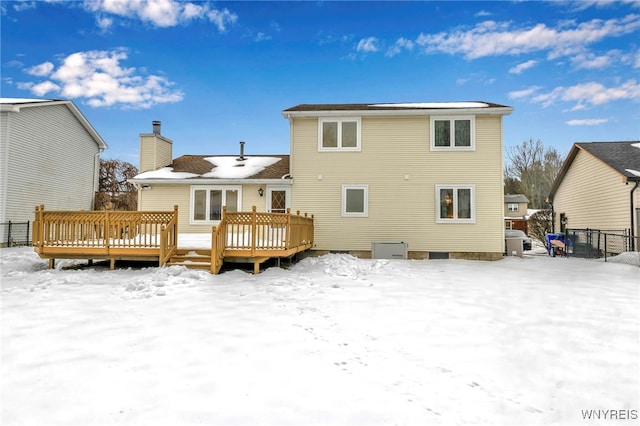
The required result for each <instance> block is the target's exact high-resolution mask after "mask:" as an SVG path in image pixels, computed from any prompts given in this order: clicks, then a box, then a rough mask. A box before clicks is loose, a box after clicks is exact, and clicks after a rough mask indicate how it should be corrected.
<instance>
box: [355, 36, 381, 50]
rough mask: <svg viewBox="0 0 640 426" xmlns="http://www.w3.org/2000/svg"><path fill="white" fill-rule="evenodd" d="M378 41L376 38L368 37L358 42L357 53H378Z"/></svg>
mask: <svg viewBox="0 0 640 426" xmlns="http://www.w3.org/2000/svg"><path fill="white" fill-rule="evenodd" d="M377 44H378V39H377V38H375V37H367V38H363V39H362V40H360V41H359V42H358V46H357V47H356V51H358V52H365V53H369V52H377V51H378V46H377Z"/></svg>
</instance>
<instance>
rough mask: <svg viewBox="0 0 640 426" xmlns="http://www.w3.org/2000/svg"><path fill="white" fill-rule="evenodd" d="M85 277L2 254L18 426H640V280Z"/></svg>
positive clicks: (632, 274) (341, 268)
mask: <svg viewBox="0 0 640 426" xmlns="http://www.w3.org/2000/svg"><path fill="white" fill-rule="evenodd" d="M75 263H77V262H75ZM73 264H74V262H70V261H59V262H57V269H55V270H47V269H46V261H44V260H41V259H39V258H38V257H37V256H36V255H35V254H34V253H33V252H32V250H31V249H30V248H13V249H2V250H0V266H1V268H2V269H1V272H0V277H1V279H2V284H1V293H0V295H1V318H0V320H1V332H2V335H1V338H2V340H1V345H2V348H1V351H2V359H1V361H2V362H1V366H0V367H1V369H0V373H1V374H0V376H1V385H0V386H1V395H0V397H1V399H0V403H1V409H0V410H1V411H0V414H1V418H0V424H2V425H3V426H10V425H38V426H49V425H51V426H53V425H82V426H91V425H136V426H137V425H154V426H155V425H180V426H182V425H257V424H261V425H271V424H277V425H314V424H317V425H337V424H340V425H343V424H358V425H360V424H362V425H379V424H398V425H402V424H407V425H431V424H445V425H449V424H487V425H499V424H505V425H506V424H508V425H515V424H518V425H524V424H532V425H533V424H535V425H537V424H563V425H564V424H598V421H593V420H591V421H585V420H584V419H583V416H584V415H586V414H589V413H591V415H595V413H598V414H599V415H600V416H602V415H603V414H604V410H617V411H616V412H617V416H618V417H620V416H625V415H626V416H627V417H633V415H634V412H635V415H636V418H637V417H638V415H639V414H640V413H638V410H640V403H639V401H640V357H639V355H640V342H639V336H640V308H639V307H640V297H639V287H640V269H639V268H638V267H637V266H632V265H627V264H619V263H614V262H608V263H604V262H598V261H588V260H582V259H574V258H568V259H567V258H551V257H548V256H546V255H529V256H526V257H525V258H517V257H510V258H506V259H504V260H501V261H496V262H479V261H460V260H438V261H436V260H431V261H386V260H359V259H355V258H353V257H350V256H347V255H327V256H323V257H319V258H307V259H305V260H303V261H301V262H300V263H298V264H296V265H294V266H293V267H292V268H290V269H288V270H285V269H277V268H270V269H267V270H266V271H264V272H263V273H261V274H260V275H255V276H254V275H251V274H249V273H247V272H245V271H242V270H234V271H229V272H225V273H223V274H220V275H217V276H213V275H210V274H208V273H206V272H195V271H190V270H187V269H185V268H183V267H170V268H155V267H151V268H145V269H139V268H138V269H120V270H115V271H109V270H108V269H106V268H105V267H100V266H98V267H93V268H73V269H66V268H67V267H69V266H71V265H73ZM587 410H595V411H587ZM598 410H600V411H598ZM585 413H586V414H585ZM601 418H602V417H601ZM600 422H601V423H602V420H601V421H600ZM605 423H606V424H612V422H610V421H606V422H605ZM613 424H635V422H634V421H631V420H627V421H620V420H619V421H617V422H613Z"/></svg>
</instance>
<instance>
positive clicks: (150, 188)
mask: <svg viewBox="0 0 640 426" xmlns="http://www.w3.org/2000/svg"><path fill="white" fill-rule="evenodd" d="M512 110H513V108H511V107H508V106H503V105H497V104H491V103H486V102H456V103H419V104H416V103H412V104H331V105H298V106H295V107H293V108H289V109H286V110H284V111H283V112H282V114H283V116H284V117H285V118H287V119H288V120H289V123H290V155H273V156H251V155H247V156H245V155H244V154H243V152H241V153H240V155H238V156H214V155H211V156H194V155H185V156H182V157H178V158H176V159H173V160H172V157H171V147H172V141H171V140H170V139H167V138H165V137H164V136H162V135H161V134H160V129H159V124H157V123H156V125H154V131H153V133H151V134H141V135H140V144H141V147H140V152H141V160H140V165H141V167H140V171H141V174H140V175H138V176H136V177H135V178H134V179H132V180H131V181H132V182H134V183H136V184H137V185H138V186H139V188H140V191H139V192H138V194H139V198H138V200H139V208H140V209H141V210H170V209H172V208H173V205H178V207H179V216H180V219H179V230H180V232H181V233H185V232H194V233H207V232H210V230H211V226H215V225H216V224H217V223H218V222H219V220H220V210H221V208H222V206H224V205H226V206H227V208H231V209H233V210H243V211H246V210H251V207H252V206H256V207H257V209H258V210H259V211H278V210H277V209H285V208H288V207H291V210H292V211H300V212H302V213H304V212H308V213H309V214H313V215H314V218H315V220H314V225H315V247H314V249H315V250H316V251H318V252H320V253H322V252H328V251H340V252H348V253H351V254H354V255H357V256H361V257H368V256H370V255H371V251H372V243H373V242H374V241H375V242H383V243H384V242H396V241H401V242H403V243H406V244H407V245H408V255H409V257H412V258H438V257H457V258H469V259H499V258H501V257H502V254H503V252H504V212H503V202H504V200H503V160H502V151H503V142H502V117H503V116H505V115H509V114H510V113H511V112H512Z"/></svg>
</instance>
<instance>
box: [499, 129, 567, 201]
mask: <svg viewBox="0 0 640 426" xmlns="http://www.w3.org/2000/svg"><path fill="white" fill-rule="evenodd" d="M506 157H507V166H506V168H505V191H507V193H512V194H513V193H517V194H524V195H526V197H527V198H528V199H529V206H530V207H531V208H534V209H541V208H544V207H545V200H546V198H547V195H548V194H549V191H550V190H551V185H552V184H553V181H554V179H555V178H556V176H557V175H558V172H559V171H560V167H561V166H562V159H561V157H560V154H559V153H558V151H557V150H556V149H555V148H547V149H546V150H545V148H544V145H543V143H542V141H540V140H537V141H535V142H534V141H533V139H529V140H528V141H524V142H522V143H521V144H520V145H517V146H515V147H512V148H511V149H509V150H508V151H507V153H506Z"/></svg>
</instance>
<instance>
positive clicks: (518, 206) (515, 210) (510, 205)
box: [507, 203, 520, 212]
mask: <svg viewBox="0 0 640 426" xmlns="http://www.w3.org/2000/svg"><path fill="white" fill-rule="evenodd" d="M513 206H515V208H513ZM507 211H509V212H517V211H520V205H519V204H518V203H507Z"/></svg>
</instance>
